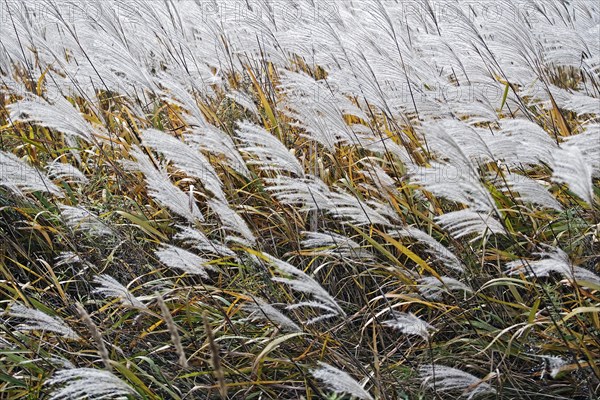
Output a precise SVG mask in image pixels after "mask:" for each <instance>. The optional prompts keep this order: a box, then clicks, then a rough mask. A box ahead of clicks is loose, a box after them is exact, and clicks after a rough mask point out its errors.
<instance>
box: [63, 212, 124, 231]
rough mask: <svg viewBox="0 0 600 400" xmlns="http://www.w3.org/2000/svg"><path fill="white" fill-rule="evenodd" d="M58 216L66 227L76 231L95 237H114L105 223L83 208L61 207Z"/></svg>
mask: <svg viewBox="0 0 600 400" xmlns="http://www.w3.org/2000/svg"><path fill="white" fill-rule="evenodd" d="M60 215H61V217H62V218H63V220H64V221H65V222H66V224H67V225H68V226H70V227H71V228H73V229H75V230H77V231H80V232H84V233H90V234H92V235H96V236H109V235H114V232H113V231H112V229H110V227H109V226H108V225H107V224H106V223H105V222H103V221H102V220H101V219H100V218H99V217H98V216H97V215H95V214H94V213H92V212H91V211H89V210H87V209H85V208H84V207H81V206H79V207H72V206H66V205H61V206H60Z"/></svg>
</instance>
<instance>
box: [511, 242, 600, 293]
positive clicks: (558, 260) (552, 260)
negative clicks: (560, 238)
mask: <svg viewBox="0 0 600 400" xmlns="http://www.w3.org/2000/svg"><path fill="white" fill-rule="evenodd" d="M537 254H538V255H539V256H541V257H542V259H541V260H536V261H527V262H525V261H521V260H517V261H512V262H509V263H508V264H506V269H507V271H508V273H509V274H510V275H516V274H519V273H521V272H522V273H524V274H525V275H526V276H528V277H534V276H537V277H548V276H550V274H551V273H557V274H560V275H562V276H564V277H565V278H567V279H569V280H575V281H577V282H581V283H583V284H585V282H592V283H594V284H596V285H600V276H598V275H596V274H595V273H594V272H592V271H589V270H587V269H585V268H582V267H579V266H577V265H573V263H572V262H571V260H570V259H569V255H568V254H567V253H565V252H564V251H563V250H561V249H559V248H555V249H554V250H552V251H547V252H543V253H537Z"/></svg>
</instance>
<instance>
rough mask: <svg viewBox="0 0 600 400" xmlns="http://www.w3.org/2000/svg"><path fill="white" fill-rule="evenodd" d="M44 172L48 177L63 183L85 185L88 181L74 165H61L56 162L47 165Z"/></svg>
mask: <svg viewBox="0 0 600 400" xmlns="http://www.w3.org/2000/svg"><path fill="white" fill-rule="evenodd" d="M46 170H47V171H48V176H49V177H51V178H52V179H57V180H60V181H63V182H68V183H79V184H86V183H88V181H89V180H88V178H87V177H86V176H85V174H84V173H83V172H81V171H80V170H79V169H77V168H76V167H75V166H74V165H71V164H67V163H62V162H60V161H58V160H55V161H54V162H52V163H50V164H48V165H47V166H46Z"/></svg>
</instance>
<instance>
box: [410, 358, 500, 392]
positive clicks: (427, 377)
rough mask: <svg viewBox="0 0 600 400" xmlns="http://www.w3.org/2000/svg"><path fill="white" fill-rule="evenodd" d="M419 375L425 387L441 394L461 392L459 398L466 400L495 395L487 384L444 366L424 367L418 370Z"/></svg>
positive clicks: (458, 370) (493, 390) (465, 373)
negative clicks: (483, 395)
mask: <svg viewBox="0 0 600 400" xmlns="http://www.w3.org/2000/svg"><path fill="white" fill-rule="evenodd" d="M419 375H420V376H421V379H422V380H423V384H424V385H425V386H427V387H429V388H435V390H436V391H438V392H443V393H446V392H457V393H458V392H462V394H461V395H460V397H466V398H467V400H471V399H474V398H476V397H477V396H479V395H482V394H493V393H496V390H495V389H494V388H493V387H491V386H490V385H489V384H488V383H487V382H484V381H482V380H481V379H479V378H477V377H476V376H473V375H471V374H469V373H467V372H464V371H461V370H460V369H456V368H451V367H447V366H445V365H439V364H434V365H424V366H422V367H421V368H419Z"/></svg>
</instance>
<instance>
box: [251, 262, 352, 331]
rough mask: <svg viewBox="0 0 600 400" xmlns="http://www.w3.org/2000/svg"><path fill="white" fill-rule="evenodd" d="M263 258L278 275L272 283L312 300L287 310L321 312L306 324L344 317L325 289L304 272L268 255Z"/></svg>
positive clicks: (293, 305) (342, 311)
mask: <svg viewBox="0 0 600 400" xmlns="http://www.w3.org/2000/svg"><path fill="white" fill-rule="evenodd" d="M263 256H264V257H265V258H266V259H267V260H268V261H269V262H270V263H271V264H273V265H274V266H275V267H276V269H277V271H278V273H279V276H275V277H273V278H272V280H273V281H275V282H280V283H283V284H286V285H288V286H289V287H290V288H291V289H293V290H295V291H297V292H301V293H304V294H306V295H308V296H309V297H311V298H312V299H313V300H312V301H309V300H304V301H301V302H299V303H295V304H291V305H289V306H288V307H287V308H288V309H294V308H299V307H310V308H314V309H318V310H321V312H322V314H321V315H319V316H318V317H315V318H312V319H309V320H308V321H306V324H312V323H315V322H317V321H320V320H322V319H325V318H330V317H335V316H338V315H339V316H345V315H346V313H345V312H344V310H343V309H342V308H341V307H340V306H339V304H338V303H337V301H336V300H335V299H334V298H333V297H332V296H331V295H330V294H329V293H328V292H327V291H326V290H325V289H323V287H322V286H321V285H320V284H319V283H318V282H317V281H315V280H314V279H313V278H311V277H310V276H308V275H307V274H306V273H305V272H304V271H301V270H299V269H298V268H296V267H294V266H292V265H291V264H289V263H287V262H285V261H282V260H279V259H277V258H275V257H273V256H270V255H268V254H265V253H263Z"/></svg>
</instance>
